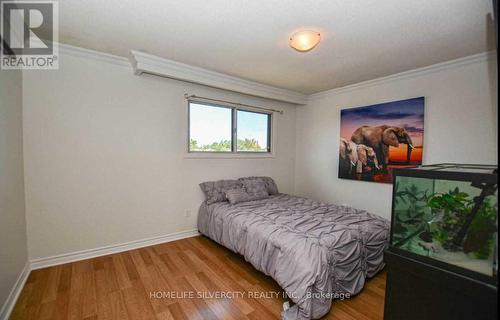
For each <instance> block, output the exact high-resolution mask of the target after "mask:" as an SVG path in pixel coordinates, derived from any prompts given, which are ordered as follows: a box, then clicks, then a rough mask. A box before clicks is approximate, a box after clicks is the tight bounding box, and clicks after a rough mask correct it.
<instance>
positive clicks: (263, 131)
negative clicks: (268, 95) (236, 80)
mask: <svg viewBox="0 0 500 320" xmlns="http://www.w3.org/2000/svg"><path fill="white" fill-rule="evenodd" d="M189 152H222V153H224V152H225V153H269V152H271V114H269V113H262V112H255V111H250V110H246V109H240V108H237V107H230V106H220V105H214V104H207V103H205V102H195V101H190V102H189Z"/></svg>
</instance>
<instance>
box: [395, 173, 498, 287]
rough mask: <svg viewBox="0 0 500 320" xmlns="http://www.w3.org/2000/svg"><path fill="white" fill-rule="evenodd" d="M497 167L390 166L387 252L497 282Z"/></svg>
mask: <svg viewBox="0 0 500 320" xmlns="http://www.w3.org/2000/svg"><path fill="white" fill-rule="evenodd" d="M497 189H498V168H497V166H494V165H470V164H451V163H442V164H435V165H425V166H420V167H416V168H405V169H394V176H393V197H392V221H391V224H392V228H391V240H390V247H391V250H393V251H395V252H398V253H400V254H402V255H406V256H408V257H410V258H413V259H415V260H418V261H421V262H424V263H428V264H431V265H434V266H437V267H441V268H443V269H446V270H450V271H452V272H455V273H459V274H463V275H466V276H469V277H472V278H474V279H476V280H480V281H485V282H488V283H492V284H497V272H498V252H497V243H498V240H497V227H498V192H497Z"/></svg>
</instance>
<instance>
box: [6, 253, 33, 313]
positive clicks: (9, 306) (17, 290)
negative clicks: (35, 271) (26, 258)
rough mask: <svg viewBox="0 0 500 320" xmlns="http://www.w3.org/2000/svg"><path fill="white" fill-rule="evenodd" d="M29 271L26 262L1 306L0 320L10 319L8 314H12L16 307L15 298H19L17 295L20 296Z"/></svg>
mask: <svg viewBox="0 0 500 320" xmlns="http://www.w3.org/2000/svg"><path fill="white" fill-rule="evenodd" d="M30 272H31V269H30V265H29V263H28V262H26V264H25V265H24V268H23V270H22V271H21V273H20V274H19V277H18V278H17V281H16V283H15V284H14V286H13V287H12V290H11V291H10V294H9V296H8V297H7V300H6V301H5V303H4V304H3V306H2V308H1V309H0V320H7V319H9V317H10V314H11V313H12V310H13V309H14V306H15V305H16V301H17V298H19V295H20V294H21V291H22V290H23V288H24V284H25V283H26V280H28V276H29V275H30Z"/></svg>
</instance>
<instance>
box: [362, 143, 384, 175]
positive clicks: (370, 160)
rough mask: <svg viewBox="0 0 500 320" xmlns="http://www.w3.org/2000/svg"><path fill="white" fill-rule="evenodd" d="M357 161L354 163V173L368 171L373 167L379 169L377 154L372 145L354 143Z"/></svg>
mask: <svg viewBox="0 0 500 320" xmlns="http://www.w3.org/2000/svg"><path fill="white" fill-rule="evenodd" d="M356 150H357V154H358V162H357V163H356V173H363V172H370V171H373V170H374V169H376V170H380V167H379V164H378V160H377V155H376V153H375V151H374V150H373V148H372V147H368V146H366V145H364V144H358V145H356Z"/></svg>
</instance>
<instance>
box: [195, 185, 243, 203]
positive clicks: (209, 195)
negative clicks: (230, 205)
mask: <svg viewBox="0 0 500 320" xmlns="http://www.w3.org/2000/svg"><path fill="white" fill-rule="evenodd" d="M242 187H243V185H242V183H241V182H240V181H238V180H218V181H206V182H202V183H200V188H201V190H203V193H205V197H206V202H207V204H212V203H216V202H224V201H227V198H226V190H229V189H234V188H242Z"/></svg>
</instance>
